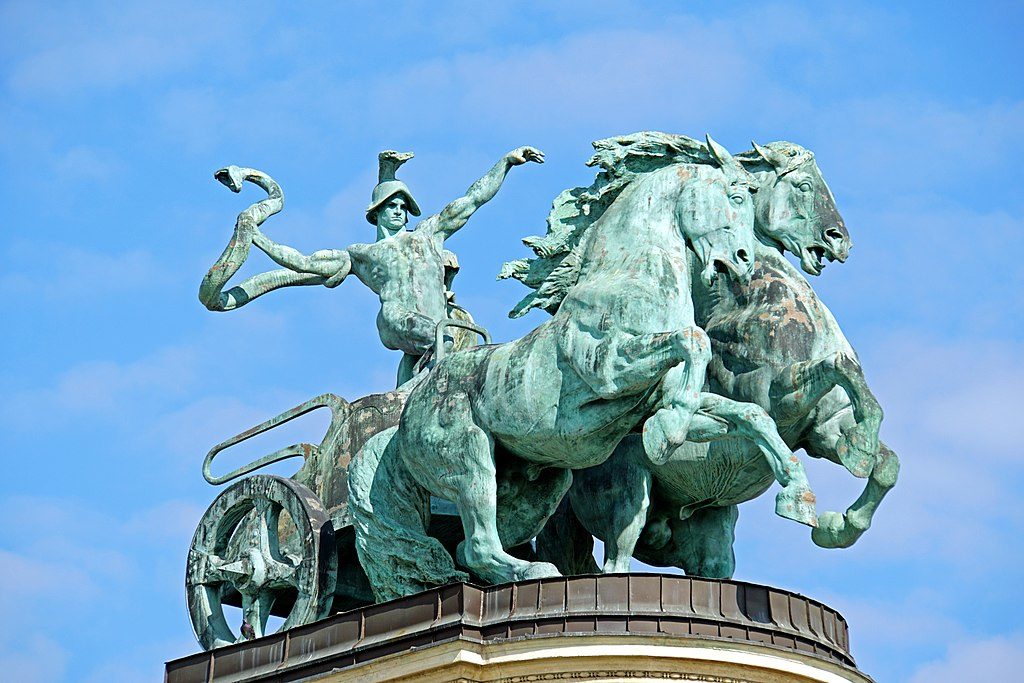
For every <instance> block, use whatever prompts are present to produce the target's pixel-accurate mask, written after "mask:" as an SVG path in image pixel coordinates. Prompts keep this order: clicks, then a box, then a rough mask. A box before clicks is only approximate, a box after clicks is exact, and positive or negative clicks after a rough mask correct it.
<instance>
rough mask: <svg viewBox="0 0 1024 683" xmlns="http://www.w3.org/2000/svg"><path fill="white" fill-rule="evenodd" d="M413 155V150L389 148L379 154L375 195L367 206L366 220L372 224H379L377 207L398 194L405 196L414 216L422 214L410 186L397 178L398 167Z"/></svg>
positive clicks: (410, 211)
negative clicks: (405, 150)
mask: <svg viewBox="0 0 1024 683" xmlns="http://www.w3.org/2000/svg"><path fill="white" fill-rule="evenodd" d="M412 157H413V154H412V152H395V151H394V150H387V151H384V152H381V153H380V154H378V155H377V162H378V164H379V165H380V170H379V171H378V175H377V187H375V188H373V197H372V198H371V199H370V205H369V206H368V207H366V220H367V221H369V222H370V223H371V224H372V225H376V224H377V219H376V216H375V214H376V213H377V209H379V208H380V207H382V206H383V205H384V204H386V203H387V202H388V201H389V200H390V199H391V198H392V197H394V196H395V195H396V194H401V195H402V196H404V197H405V202H406V204H407V205H408V208H409V213H410V214H412V215H413V216H419V215H420V207H419V205H418V204H417V203H416V200H415V199H413V196H412V192H410V191H409V187H408V186H407V185H406V184H405V183H403V182H402V181H401V180H398V179H397V178H395V172H396V171H397V170H398V167H399V166H401V165H402V164H404V163H405V162H407V161H408V160H409V159H412Z"/></svg>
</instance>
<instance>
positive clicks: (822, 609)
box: [165, 574, 871, 683]
mask: <svg viewBox="0 0 1024 683" xmlns="http://www.w3.org/2000/svg"><path fill="white" fill-rule="evenodd" d="M393 680H400V681H421V682H423V683H427V682H430V683H433V682H441V681H465V682H466V683H469V682H476V681H480V682H483V681H488V682H490V681H494V682H498V681H500V682H502V683H526V682H527V681H590V682H591V683H595V682H602V683H603V682H611V681H629V682H630V683H639V682H642V681H708V682H712V683H744V682H750V683H789V682H794V683H795V682H800V683H807V682H809V681H822V682H827V683H841V682H843V681H852V682H856V683H865V682H870V681H871V679H870V678H869V677H868V676H866V675H865V674H863V673H861V672H860V671H858V670H857V668H856V666H855V664H854V661H853V658H852V657H851V655H850V650H849V639H848V633H847V628H846V621H845V620H844V619H843V618H842V616H840V615H839V614H838V613H837V612H836V611H835V610H833V609H831V608H829V607H827V606H825V605H822V604H821V603H818V602H815V601H814V600H810V599H808V598H805V597H803V596H801V595H797V594H794V593H790V592H788V591H782V590H778V589H775V588H771V587H768V586H758V585H754V584H748V583H742V582H739V581H717V580H709V579H697V578H688V577H681V576H670V575H659V574H621V575H603V576H575V577H568V578H554V579H542V580H537V581H524V582H519V583H515V584H506V585H503V586H490V587H479V586H473V585H469V584H457V585H452V586H445V587H442V588H437V589H434V590H430V591H426V592H424V593H419V594H417V595H412V596H408V597H405V598H402V599H400V600H394V601H392V602H387V603H382V604H379V605H373V606H370V607H364V608H361V609H357V610H353V611H351V612H345V613H343V614H338V615H335V616H333V617H330V618H328V619H325V620H323V621H319V622H317V623H315V624H309V625H306V626H301V627H298V628H294V629H291V630H290V631H286V632H282V633H277V634H274V635H271V636H267V637H265V638H260V639H258V640H253V641H249V642H246V643H240V644H237V645H232V646H229V647H224V648H219V649H217V650H213V651H211V652H205V653H200V654H196V655H192V656H189V657H184V658H182V659H177V660H174V661H171V662H168V663H167V668H166V677H165V682H166V683H213V682H216V683H228V682H239V683H240V682H243V681H244V682H248V681H273V682H275V683H276V682H282V683H283V682H284V681H317V682H318V683H341V682H343V681H344V682H345V683H348V682H350V681H351V682H355V681H360V682H372V681H393Z"/></svg>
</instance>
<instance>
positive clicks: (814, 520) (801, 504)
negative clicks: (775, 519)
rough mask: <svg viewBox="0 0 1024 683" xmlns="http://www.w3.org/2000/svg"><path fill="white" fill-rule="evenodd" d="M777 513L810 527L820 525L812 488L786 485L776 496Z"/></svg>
mask: <svg viewBox="0 0 1024 683" xmlns="http://www.w3.org/2000/svg"><path fill="white" fill-rule="evenodd" d="M775 514H777V515H778V516H779V517H784V518H786V519H791V520H793V521H794V522H800V523H801V524H806V525H807V526H810V527H816V526H818V515H817V508H816V506H815V498H814V494H813V493H812V492H811V490H810V489H806V488H798V487H793V488H790V487H786V488H784V489H782V490H781V491H779V493H778V495H776V496H775Z"/></svg>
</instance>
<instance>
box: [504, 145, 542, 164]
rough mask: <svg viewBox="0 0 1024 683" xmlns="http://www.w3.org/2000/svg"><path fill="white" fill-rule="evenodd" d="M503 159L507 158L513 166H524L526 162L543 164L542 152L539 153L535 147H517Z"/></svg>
mask: <svg viewBox="0 0 1024 683" xmlns="http://www.w3.org/2000/svg"><path fill="white" fill-rule="evenodd" d="M505 158H507V159H508V160H509V162H511V164H512V165H513V166H519V165H521V164H525V163H526V162H527V161H534V162H536V163H538V164H543V163H544V152H542V151H540V150H539V149H537V148H536V147H518V148H516V149H514V150H512V151H511V152H509V153H508V154H506V155H505Z"/></svg>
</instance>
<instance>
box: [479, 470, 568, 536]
mask: <svg viewBox="0 0 1024 683" xmlns="http://www.w3.org/2000/svg"><path fill="white" fill-rule="evenodd" d="M497 477H498V478H497V482H498V488H497V492H498V533H499V535H500V537H501V544H502V546H503V547H505V548H512V547H514V546H517V545H520V544H523V543H527V542H529V541H530V540H531V539H532V538H534V537H535V536H537V534H539V533H540V531H541V529H543V528H544V523H545V522H547V521H548V518H549V517H551V515H552V514H554V512H555V509H556V508H557V507H558V503H559V502H560V501H561V500H562V498H563V497H564V496H565V493H566V491H568V490H569V486H570V484H572V479H573V476H572V470H567V469H562V468H558V467H547V468H544V469H539V468H538V467H537V466H536V465H532V464H529V463H526V462H525V461H523V460H520V459H519V458H515V457H512V456H508V457H499V458H498V460H497Z"/></svg>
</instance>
